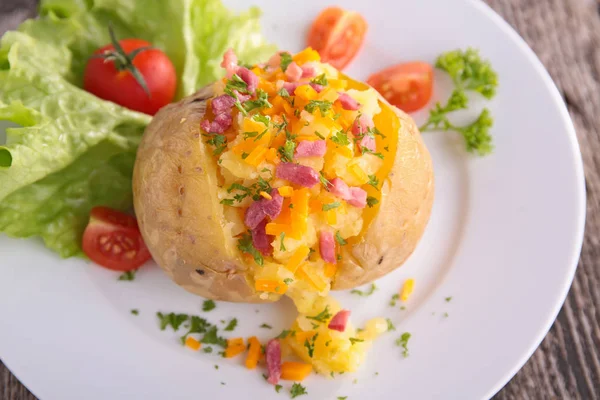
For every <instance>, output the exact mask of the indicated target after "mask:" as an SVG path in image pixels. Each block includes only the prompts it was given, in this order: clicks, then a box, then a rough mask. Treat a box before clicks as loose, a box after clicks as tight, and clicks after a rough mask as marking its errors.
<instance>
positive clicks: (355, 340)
mask: <svg viewBox="0 0 600 400" xmlns="http://www.w3.org/2000/svg"><path fill="white" fill-rule="evenodd" d="M360 342H364V339H358V338H353V337H351V338H350V343H352V345H353V346H354V344H355V343H360Z"/></svg>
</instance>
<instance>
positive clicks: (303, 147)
mask: <svg viewBox="0 0 600 400" xmlns="http://www.w3.org/2000/svg"><path fill="white" fill-rule="evenodd" d="M326 151H327V144H326V143H325V141H324V140H315V141H309V140H303V141H301V142H300V143H298V146H296V153H295V155H296V157H323V156H324V155H325V152H326Z"/></svg>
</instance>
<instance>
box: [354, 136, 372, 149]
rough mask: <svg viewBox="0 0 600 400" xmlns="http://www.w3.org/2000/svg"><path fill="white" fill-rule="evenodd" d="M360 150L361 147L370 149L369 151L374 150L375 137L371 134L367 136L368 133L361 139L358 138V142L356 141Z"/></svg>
mask: <svg viewBox="0 0 600 400" xmlns="http://www.w3.org/2000/svg"><path fill="white" fill-rule="evenodd" d="M358 145H359V147H360V150H361V151H362V149H363V147H364V148H366V149H368V150H371V151H375V148H376V146H375V138H374V137H373V136H369V135H365V136H363V137H362V139H360V142H359V143H358Z"/></svg>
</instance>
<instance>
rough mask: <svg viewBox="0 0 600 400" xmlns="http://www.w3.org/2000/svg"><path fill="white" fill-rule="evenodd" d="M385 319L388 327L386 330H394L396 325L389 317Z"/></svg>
mask: <svg viewBox="0 0 600 400" xmlns="http://www.w3.org/2000/svg"><path fill="white" fill-rule="evenodd" d="M385 320H386V321H387V324H388V329H387V330H388V332H389V331H395V330H396V327H395V326H394V323H393V322H392V320H391V319H389V318H386V319H385Z"/></svg>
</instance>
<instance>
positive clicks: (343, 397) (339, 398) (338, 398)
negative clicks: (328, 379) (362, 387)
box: [337, 396, 348, 400]
mask: <svg viewBox="0 0 600 400" xmlns="http://www.w3.org/2000/svg"><path fill="white" fill-rule="evenodd" d="M347 398H348V396H338V397H337V400H346V399H347Z"/></svg>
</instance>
